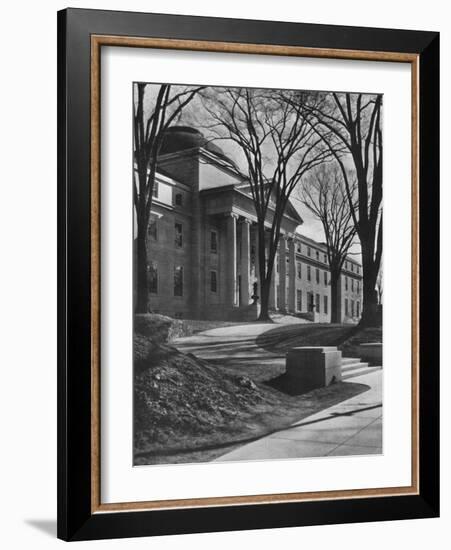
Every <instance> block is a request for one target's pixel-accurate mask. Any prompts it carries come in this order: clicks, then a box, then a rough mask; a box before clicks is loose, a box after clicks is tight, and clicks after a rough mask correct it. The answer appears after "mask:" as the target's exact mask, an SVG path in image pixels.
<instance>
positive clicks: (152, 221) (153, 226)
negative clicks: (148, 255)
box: [147, 216, 158, 241]
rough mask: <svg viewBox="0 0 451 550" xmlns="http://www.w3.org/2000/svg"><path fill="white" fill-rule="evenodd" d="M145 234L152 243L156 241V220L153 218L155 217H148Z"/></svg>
mask: <svg viewBox="0 0 451 550" xmlns="http://www.w3.org/2000/svg"><path fill="white" fill-rule="evenodd" d="M147 234H148V235H149V237H150V238H151V239H152V240H153V241H156V240H158V230H157V218H155V216H151V217H150V220H149V227H148V228H147Z"/></svg>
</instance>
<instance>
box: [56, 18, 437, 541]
mask: <svg viewBox="0 0 451 550" xmlns="http://www.w3.org/2000/svg"><path fill="white" fill-rule="evenodd" d="M58 94H59V102H58V148H59V149H58V201H59V202H58V204H59V214H58V216H59V217H58V226H59V229H58V234H59V237H58V238H59V250H58V265H59V283H58V292H59V306H58V307H59V311H58V314H59V322H58V330H59V334H58V342H59V365H58V400H59V405H58V436H59V441H58V468H59V470H58V481H59V487H58V536H59V537H60V538H62V539H64V540H86V539H99V538H115V537H133V536H149V535H162V534H171V533H174V534H175V533H193V532H206V531H225V530H240V529H258V528H272V527H285V526H287V527H288V526H301V525H313V524H330V523H345V522H362V521H379V520H390V519H408V518H425V517H435V516H437V515H438V514H439V419H438V412H439V391H438V390H439V359H438V313H439V290H438V288H439V287H438V242H439V235H438V202H439V191H438V189H439V186H438V179H439V169H438V161H439V101H438V100H439V98H438V96H439V35H438V33H433V32H423V31H408V30H389V29H375V28H357V27H338V26H327V25H313V24H302V23H296V24H295V23H281V22H270V21H250V20H239V19H217V18H207V17H205V18H204V17H191V16H172V15H156V14H146V13H130V12H123V13H122V12H112V11H98V10H80V9H67V10H64V11H61V12H59V14H58Z"/></svg>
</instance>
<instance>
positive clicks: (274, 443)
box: [216, 369, 382, 462]
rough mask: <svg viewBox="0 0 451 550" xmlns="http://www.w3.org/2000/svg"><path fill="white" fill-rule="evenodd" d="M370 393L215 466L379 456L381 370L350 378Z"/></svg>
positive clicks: (227, 456)
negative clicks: (331, 457)
mask: <svg viewBox="0 0 451 550" xmlns="http://www.w3.org/2000/svg"><path fill="white" fill-rule="evenodd" d="M352 381H353V382H356V383H361V384H366V385H368V386H370V389H369V390H368V391H366V392H364V393H361V394H360V395H357V396H356V397H353V398H351V399H348V400H347V401H343V402H342V403H339V404H338V405H334V406H333V407H330V408H329V409H326V410H324V411H321V412H320V413H316V414H314V415H312V416H310V417H308V418H304V419H303V420H301V421H300V422H297V423H295V424H293V425H292V426H291V427H290V428H288V429H285V430H282V431H279V432H276V433H274V434H272V435H269V436H267V437H263V438H261V439H259V440H258V441H254V442H253V443H248V444H247V445H243V446H242V447H239V448H238V449H235V450H234V451H231V452H229V453H226V454H224V455H222V456H220V457H219V458H217V459H216V462H223V461H237V460H263V459H278V458H279V459H281V458H307V457H320V456H346V455H372V454H381V453H382V370H379V369H378V370H377V371H376V372H374V373H370V374H365V375H363V376H359V377H356V378H353V380H352Z"/></svg>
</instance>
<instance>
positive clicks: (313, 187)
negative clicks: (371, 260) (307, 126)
mask: <svg viewBox="0 0 451 550" xmlns="http://www.w3.org/2000/svg"><path fill="white" fill-rule="evenodd" d="M351 192H352V196H353V195H354V189H351ZM300 195H301V201H302V203H303V204H304V205H305V206H306V207H307V208H308V209H309V210H310V211H311V212H312V213H313V214H314V215H315V216H316V218H317V219H318V220H319V221H320V222H321V224H322V226H323V230H324V235H325V238H326V245H327V256H328V260H329V267H330V285H331V323H340V322H341V315H340V303H339V299H340V294H339V284H340V275H341V269H342V267H343V262H344V261H345V259H346V256H347V254H348V251H349V248H350V247H351V245H352V244H353V240H354V237H355V234H356V229H355V226H354V223H353V220H352V214H351V209H350V207H349V203H348V199H347V196H346V189H345V184H344V181H343V177H342V175H341V172H340V169H339V168H338V166H337V165H336V164H335V163H334V164H327V165H326V164H323V165H321V166H319V167H318V168H317V169H316V170H315V172H314V174H312V175H311V176H310V177H309V178H308V179H307V180H306V181H305V182H304V183H303V185H302V187H301V189H300Z"/></svg>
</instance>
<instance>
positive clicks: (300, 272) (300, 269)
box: [298, 262, 302, 279]
mask: <svg viewBox="0 0 451 550" xmlns="http://www.w3.org/2000/svg"><path fill="white" fill-rule="evenodd" d="M298 279H302V263H301V262H298Z"/></svg>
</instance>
